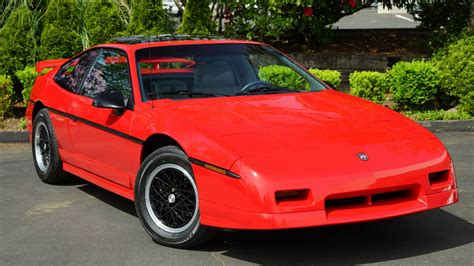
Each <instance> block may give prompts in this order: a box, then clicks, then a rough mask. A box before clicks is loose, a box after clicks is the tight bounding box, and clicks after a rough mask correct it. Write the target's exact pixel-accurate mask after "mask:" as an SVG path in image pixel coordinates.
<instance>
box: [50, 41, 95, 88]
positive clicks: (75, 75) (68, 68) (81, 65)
mask: <svg viewBox="0 0 474 266" xmlns="http://www.w3.org/2000/svg"><path fill="white" fill-rule="evenodd" d="M98 53H99V50H97V49H95V50H91V51H88V52H86V53H84V54H82V55H80V56H79V57H77V58H75V59H72V60H71V61H69V62H68V63H66V64H65V65H64V66H62V67H61V69H60V70H59V71H58V73H57V74H56V76H55V77H54V80H55V81H56V82H57V83H58V84H59V85H61V87H63V88H64V89H66V90H68V91H72V92H74V93H79V90H80V86H81V82H82V80H83V79H84V76H85V75H86V74H87V70H88V69H89V66H90V64H91V63H92V62H93V61H94V59H95V58H96V56H97V54H98Z"/></svg>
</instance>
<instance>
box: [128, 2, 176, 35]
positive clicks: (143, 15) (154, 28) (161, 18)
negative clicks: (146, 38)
mask: <svg viewBox="0 0 474 266" xmlns="http://www.w3.org/2000/svg"><path fill="white" fill-rule="evenodd" d="M171 30H172V25H171V22H170V20H169V17H168V15H167V14H166V12H165V10H164V9H163V1H162V0H134V1H133V2H132V12H131V19H130V23H129V24H128V27H127V31H126V34H129V35H137V34H144V35H157V34H163V33H170V32H171Z"/></svg>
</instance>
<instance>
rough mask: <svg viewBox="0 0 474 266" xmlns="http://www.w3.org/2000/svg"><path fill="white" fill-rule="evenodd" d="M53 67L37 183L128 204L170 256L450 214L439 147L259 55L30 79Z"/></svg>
mask: <svg viewBox="0 0 474 266" xmlns="http://www.w3.org/2000/svg"><path fill="white" fill-rule="evenodd" d="M48 67H49V68H52V70H51V71H49V72H48V73H46V74H44V75H41V76H39V77H38V78H37V80H36V82H35V84H34V88H33V92H32V94H31V98H30V101H29V104H28V109H27V118H28V129H29V131H30V133H31V135H30V136H31V142H32V151H33V157H34V165H35V167H36V171H37V173H38V175H39V177H40V178H41V180H42V181H44V182H46V183H57V182H61V179H62V178H63V175H62V173H63V172H69V173H72V174H74V175H77V176H79V177H81V178H83V179H85V180H88V181H89V182H91V183H94V184H96V185H98V186H101V187H103V188H105V189H107V190H110V191H112V192H114V193H117V194H119V195H121V196H123V197H126V198H128V199H130V200H133V201H134V202H135V207H136V211H137V214H138V217H139V219H140V221H141V223H142V224H143V226H144V228H145V230H146V231H147V232H148V233H149V234H150V236H151V237H152V238H153V239H154V240H156V241H157V242H159V243H161V244H164V245H168V246H174V247H190V246H193V245H196V244H198V243H200V242H201V241H202V240H203V239H205V238H207V237H208V236H209V235H210V232H211V231H213V230H209V228H225V229H284V228H300V227H312V226H321V225H330V224H339V223H351V222H358V221H367V220H374V219H381V218H387V217H393V216H398V215H405V214H410V213H415V212H420V211H425V210H428V209H433V208H439V207H442V206H445V205H449V204H452V203H455V202H457V201H458V190H457V188H456V180H455V174H454V169H453V164H452V162H451V158H450V156H449V154H448V152H447V151H446V149H445V147H444V146H443V144H442V143H441V142H440V141H439V140H438V139H437V138H436V137H435V136H434V135H433V134H431V133H430V132H428V131H427V130H425V129H424V128H422V127H421V126H419V125H418V124H417V123H415V122H413V121H411V120H409V119H408V118H405V117H403V116H402V115H400V114H398V113H396V112H394V111H391V110H389V109H387V108H384V107H382V106H380V105H377V104H374V103H371V102H369V101H366V100H363V99H360V98H357V97H353V96H351V95H348V94H345V93H341V92H337V91H335V90H333V89H331V88H330V87H329V86H328V85H327V84H325V83H323V82H322V81H320V80H318V79H317V78H316V77H314V76H312V75H311V74H310V73H308V72H307V71H306V70H305V69H304V68H303V67H301V66H300V65H298V64H297V63H296V62H294V61H293V60H291V59H289V58H288V57H286V56H285V55H283V54H282V53H280V52H279V51H277V50H275V49H273V48H272V47H270V46H268V45H266V44H262V43H258V42H251V41H236V40H225V39H220V38H197V37H190V36H176V35H164V36H154V37H125V38H118V39H116V41H115V43H113V44H104V45H98V46H95V47H93V48H91V49H89V50H86V51H84V52H82V53H80V54H78V55H76V56H74V57H73V58H71V59H64V60H47V61H42V62H40V63H38V65H37V70H38V71H41V70H42V69H44V68H48ZM269 69H274V70H275V71H274V72H271V71H268V70H269ZM264 70H265V71H264ZM263 72H265V75H263ZM269 73H270V74H269ZM272 73H273V74H272ZM292 84H293V85H292ZM295 84H296V85H295Z"/></svg>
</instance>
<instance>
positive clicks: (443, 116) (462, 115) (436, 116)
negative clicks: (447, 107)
mask: <svg viewBox="0 0 474 266" xmlns="http://www.w3.org/2000/svg"><path fill="white" fill-rule="evenodd" d="M403 114H404V115H405V116H407V117H409V118H411V119H413V120H417V121H432V120H465V119H472V118H473V117H472V116H471V115H470V114H469V113H467V112H449V111H444V110H431V111H408V112H403Z"/></svg>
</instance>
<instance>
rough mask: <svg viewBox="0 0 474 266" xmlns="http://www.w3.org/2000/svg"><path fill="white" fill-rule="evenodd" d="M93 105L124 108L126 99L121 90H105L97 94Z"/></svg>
mask: <svg viewBox="0 0 474 266" xmlns="http://www.w3.org/2000/svg"><path fill="white" fill-rule="evenodd" d="M92 106H94V107H99V108H110V109H117V110H122V109H125V99H124V98H123V94H122V93H121V92H120V91H105V92H102V93H99V94H97V95H96V96H95V98H94V100H93V101H92Z"/></svg>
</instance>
